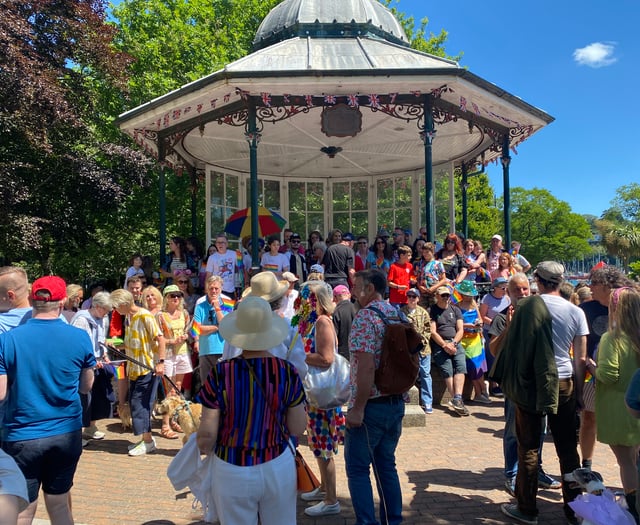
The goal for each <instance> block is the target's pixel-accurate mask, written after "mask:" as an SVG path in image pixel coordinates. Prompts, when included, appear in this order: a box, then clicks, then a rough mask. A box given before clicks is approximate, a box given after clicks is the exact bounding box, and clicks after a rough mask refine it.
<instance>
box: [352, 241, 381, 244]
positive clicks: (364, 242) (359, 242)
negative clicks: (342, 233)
mask: <svg viewBox="0 0 640 525" xmlns="http://www.w3.org/2000/svg"><path fill="white" fill-rule="evenodd" d="M358 244H368V243H367V241H358ZM378 244H382V243H381V242H379V243H378Z"/></svg>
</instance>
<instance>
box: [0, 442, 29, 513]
mask: <svg viewBox="0 0 640 525" xmlns="http://www.w3.org/2000/svg"><path fill="white" fill-rule="evenodd" d="M0 480H2V481H1V482H0V495H2V496H16V497H17V498H18V509H19V512H22V511H23V510H24V509H26V508H27V507H28V506H29V494H28V492H27V481H26V480H25V479H24V476H23V475H22V471H21V470H20V468H19V467H18V465H16V462H15V461H14V460H13V458H12V457H11V456H10V455H9V454H7V453H6V452H5V451H4V450H1V449H0Z"/></svg>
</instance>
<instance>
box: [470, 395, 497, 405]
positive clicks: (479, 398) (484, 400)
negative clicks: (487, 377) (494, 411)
mask: <svg viewBox="0 0 640 525" xmlns="http://www.w3.org/2000/svg"><path fill="white" fill-rule="evenodd" d="M473 402H474V403H482V404H483V405H490V404H491V403H492V402H493V401H491V399H490V398H489V396H488V395H487V394H480V395H479V396H476V397H474V398H473Z"/></svg>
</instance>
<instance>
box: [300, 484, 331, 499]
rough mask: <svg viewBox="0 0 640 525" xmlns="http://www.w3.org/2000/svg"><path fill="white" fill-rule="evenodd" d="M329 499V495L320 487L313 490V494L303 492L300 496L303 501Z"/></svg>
mask: <svg viewBox="0 0 640 525" xmlns="http://www.w3.org/2000/svg"><path fill="white" fill-rule="evenodd" d="M326 497H327V493H326V492H324V491H321V490H320V487H318V488H316V489H313V490H312V491H311V492H303V493H302V494H300V499H301V500H302V501H322V500H323V499H324V498H326Z"/></svg>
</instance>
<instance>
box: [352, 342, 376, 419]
mask: <svg viewBox="0 0 640 525" xmlns="http://www.w3.org/2000/svg"><path fill="white" fill-rule="evenodd" d="M356 359H357V360H358V376H357V378H356V382H357V387H358V392H357V394H356V398H355V399H354V401H353V407H352V408H350V409H349V412H347V426H348V427H350V428H355V427H360V426H362V420H363V419H364V409H365V407H366V406H367V401H368V400H369V394H370V392H371V387H372V386H373V380H374V377H375V371H376V366H375V356H374V355H373V354H370V353H368V352H358V353H357V356H356Z"/></svg>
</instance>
